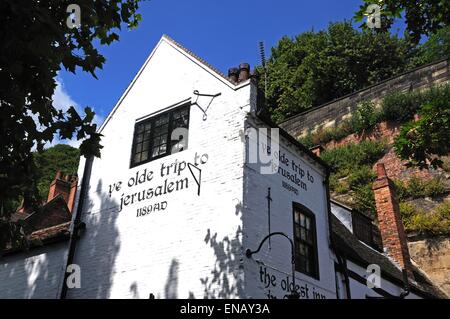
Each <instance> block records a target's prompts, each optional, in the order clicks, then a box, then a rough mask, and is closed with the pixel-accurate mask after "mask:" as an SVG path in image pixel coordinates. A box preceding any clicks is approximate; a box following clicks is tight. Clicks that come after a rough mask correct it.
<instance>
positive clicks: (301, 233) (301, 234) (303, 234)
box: [300, 227, 306, 240]
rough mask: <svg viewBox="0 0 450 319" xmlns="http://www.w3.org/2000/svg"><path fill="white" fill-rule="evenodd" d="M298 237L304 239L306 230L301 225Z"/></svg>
mask: <svg viewBox="0 0 450 319" xmlns="http://www.w3.org/2000/svg"><path fill="white" fill-rule="evenodd" d="M300 239H302V240H306V230H305V229H304V228H303V227H302V228H301V229H300Z"/></svg>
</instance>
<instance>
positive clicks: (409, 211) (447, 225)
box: [400, 203, 450, 235]
mask: <svg viewBox="0 0 450 319" xmlns="http://www.w3.org/2000/svg"><path fill="white" fill-rule="evenodd" d="M400 213H401V215H402V221H403V225H404V226H405V230H406V231H407V232H411V231H417V232H419V233H427V234H432V235H440V234H448V233H450V203H444V204H441V205H439V206H437V207H436V208H435V209H434V210H433V211H431V212H425V211H424V210H422V209H419V208H416V207H414V205H412V204H411V203H400Z"/></svg>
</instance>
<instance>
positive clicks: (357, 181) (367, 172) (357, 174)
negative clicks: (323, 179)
mask: <svg viewBox="0 0 450 319" xmlns="http://www.w3.org/2000/svg"><path fill="white" fill-rule="evenodd" d="M375 177H376V174H375V172H374V171H373V170H372V168H371V167H370V166H368V165H363V166H360V167H355V169H354V170H353V171H352V172H351V173H350V175H349V176H348V185H349V187H350V188H352V189H355V188H357V187H360V186H363V185H368V184H370V185H371V184H372V182H373V181H374V180H375Z"/></svg>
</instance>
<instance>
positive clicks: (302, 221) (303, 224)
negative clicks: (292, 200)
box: [300, 214, 305, 226]
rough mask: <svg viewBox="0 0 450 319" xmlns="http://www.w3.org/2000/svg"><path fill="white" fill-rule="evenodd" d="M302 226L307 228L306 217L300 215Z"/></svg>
mask: <svg viewBox="0 0 450 319" xmlns="http://www.w3.org/2000/svg"><path fill="white" fill-rule="evenodd" d="M300 225H301V226H305V215H303V214H300Z"/></svg>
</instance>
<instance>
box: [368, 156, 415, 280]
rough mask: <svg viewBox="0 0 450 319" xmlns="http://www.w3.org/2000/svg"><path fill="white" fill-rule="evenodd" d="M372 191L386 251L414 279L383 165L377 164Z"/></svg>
mask: <svg viewBox="0 0 450 319" xmlns="http://www.w3.org/2000/svg"><path fill="white" fill-rule="evenodd" d="M372 189H373V191H374V194H375V205H376V210H377V216H378V223H379V227H380V233H381V240H382V243H383V248H384V251H385V252H386V253H387V255H388V256H389V257H391V258H392V259H393V260H394V261H395V262H396V263H397V264H398V266H399V267H400V268H401V269H405V270H406V272H407V274H408V276H409V277H410V278H413V277H412V266H411V260H410V256H409V250H408V244H407V241H406V234H405V230H404V228H403V224H402V220H401V217H400V208H399V204H398V201H397V196H396V194H395V188H394V184H393V182H392V180H391V179H390V178H389V177H387V174H386V168H385V167H384V164H383V163H378V164H377V179H376V180H375V182H374V183H373V186H372Z"/></svg>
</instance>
